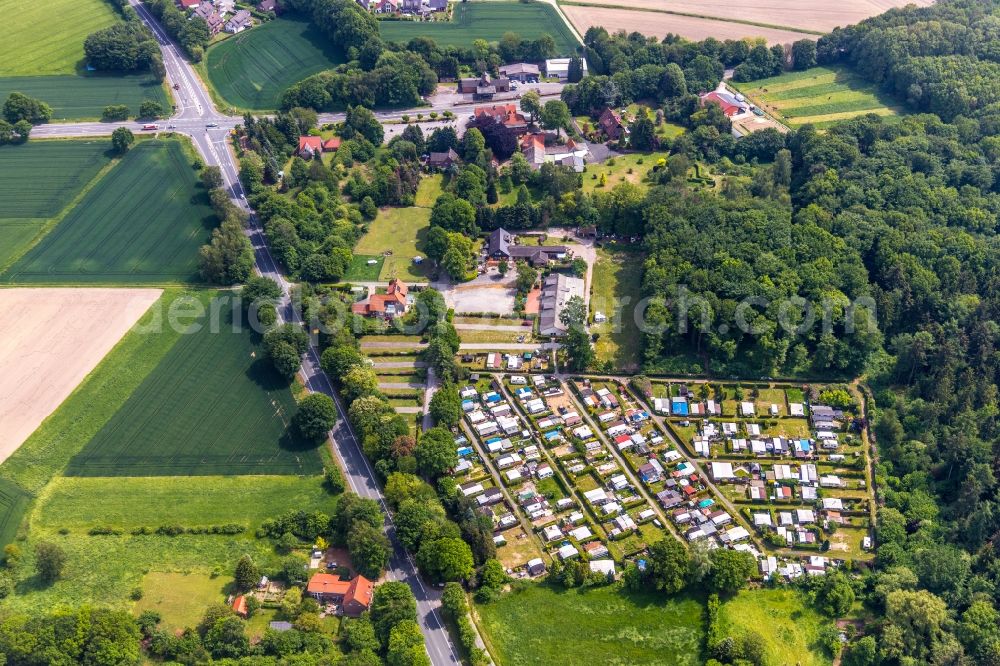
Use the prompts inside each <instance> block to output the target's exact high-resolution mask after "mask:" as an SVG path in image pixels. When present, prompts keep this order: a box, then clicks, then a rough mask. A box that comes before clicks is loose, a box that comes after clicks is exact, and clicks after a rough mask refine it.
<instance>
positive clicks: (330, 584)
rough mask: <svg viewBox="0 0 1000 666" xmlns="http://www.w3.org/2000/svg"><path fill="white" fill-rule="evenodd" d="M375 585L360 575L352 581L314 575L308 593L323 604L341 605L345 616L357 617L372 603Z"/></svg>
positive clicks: (331, 576) (338, 577) (310, 580)
mask: <svg viewBox="0 0 1000 666" xmlns="http://www.w3.org/2000/svg"><path fill="white" fill-rule="evenodd" d="M374 590H375V584H374V583H373V582H371V581H370V580H368V579H367V578H365V577H364V576H361V575H358V576H355V577H354V578H352V579H351V580H344V579H342V578H341V577H340V576H335V575H333V574H328V573H318V574H313V577H312V578H310V579H309V585H308V586H307V587H306V593H307V594H308V595H309V596H311V597H312V598H313V599H315V600H316V601H318V602H320V603H321V604H329V603H333V604H340V607H341V609H342V612H343V614H344V615H350V616H351V617H357V616H359V615H361V614H362V613H364V612H365V611H366V610H368V607H369V606H371V603H372V592H373V591H374Z"/></svg>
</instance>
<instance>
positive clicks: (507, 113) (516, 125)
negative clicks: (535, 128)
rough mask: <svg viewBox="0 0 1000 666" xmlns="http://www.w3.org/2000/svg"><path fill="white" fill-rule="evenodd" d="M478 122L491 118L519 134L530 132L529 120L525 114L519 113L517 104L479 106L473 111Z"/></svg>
mask: <svg viewBox="0 0 1000 666" xmlns="http://www.w3.org/2000/svg"><path fill="white" fill-rule="evenodd" d="M472 113H473V115H474V116H475V117H476V120H479V119H480V118H484V117H491V118H493V120H495V121H496V122H498V123H501V124H503V125H504V126H505V127H507V128H509V129H512V130H514V131H515V132H517V133H518V134H524V133H525V132H527V131H528V120H527V118H525V117H524V115H523V114H521V113H518V111H517V105H516V104H494V105H493V106H477V107H476V108H475V109H473V110H472Z"/></svg>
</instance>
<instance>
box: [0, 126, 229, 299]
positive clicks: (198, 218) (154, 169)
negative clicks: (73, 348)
mask: <svg viewBox="0 0 1000 666" xmlns="http://www.w3.org/2000/svg"><path fill="white" fill-rule="evenodd" d="M57 173H58V170H57ZM215 224H216V219H215V216H214V214H213V212H212V209H211V208H210V207H209V205H208V197H207V196H206V194H205V192H204V191H203V190H201V189H200V187H199V185H198V174H197V172H196V171H194V169H192V168H191V160H190V158H189V157H188V155H187V153H186V152H185V150H184V147H183V146H182V144H181V142H180V141H178V140H166V141H155V140H151V141H143V142H140V143H138V144H137V145H136V146H135V147H133V148H132V150H130V151H129V152H128V154H127V155H126V156H125V157H124V158H123V159H122V160H121V162H120V163H119V164H118V165H117V166H116V167H115V168H114V169H112V170H111V171H110V172H109V173H108V174H107V175H106V176H104V178H102V179H101V180H100V181H99V182H98V183H97V184H96V185H94V186H93V188H92V189H91V190H90V191H89V192H87V194H86V195H85V196H84V197H83V198H82V199H81V200H80V202H79V203H78V204H77V205H76V206H75V207H74V208H73V210H71V211H70V212H69V213H68V214H67V215H66V217H65V218H63V220H62V221H61V222H59V224H58V225H56V227H55V228H54V229H53V230H52V231H50V232H49V233H48V234H47V235H46V236H45V237H44V238H42V240H41V241H39V242H38V244H36V245H35V246H34V247H33V248H32V249H31V250H29V251H28V252H27V253H25V255H24V256H22V257H21V258H20V259H19V260H18V261H17V262H15V263H14V265H13V266H11V267H10V268H9V269H8V270H7V271H6V272H5V273H3V275H2V279H3V280H4V281H5V282H11V283H28V284H63V283H72V284H107V283H112V284H129V285H135V284H165V283H189V282H198V281H199V277H198V274H197V271H198V248H199V247H200V246H201V245H203V244H204V243H205V242H207V241H208V239H209V237H210V235H211V230H212V228H213V227H214V226H215Z"/></svg>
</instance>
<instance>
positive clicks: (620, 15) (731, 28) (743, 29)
mask: <svg viewBox="0 0 1000 666" xmlns="http://www.w3.org/2000/svg"><path fill="white" fill-rule="evenodd" d="M559 7H560V8H561V9H562V10H563V13H565V14H566V18H568V19H569V20H570V22H571V23H572V24H573V25H574V26H575V27H576V29H577V30H579V31H580V32H586V31H587V29H588V28H590V27H591V26H597V27H603V28H606V29H607V30H608V31H609V32H615V31H618V30H624V31H626V32H639V33H642V34H644V35H650V36H654V37H657V38H663V37H664V36H665V35H666V34H667V33H673V34H675V35H680V36H682V37H685V38H686V39H690V40H691V41H700V40H702V39H705V38H706V37H715V38H716V39H720V40H725V39H743V38H744V37H763V38H764V39H766V40H767V42H768V44H789V43H791V42H794V41H798V40H800V39H816V37H817V35H815V34H812V33H806V32H795V31H793V30H780V29H777V28H762V27H759V26H756V25H747V24H746V23H734V22H732V21H724V20H718V21H717V20H715V19H706V18H695V17H691V16H679V15H677V14H663V13H659V12H644V11H632V10H628V9H618V8H609V7H587V6H584V5H565V4H563V5H560V6H559Z"/></svg>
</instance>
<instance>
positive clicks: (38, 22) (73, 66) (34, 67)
mask: <svg viewBox="0 0 1000 666" xmlns="http://www.w3.org/2000/svg"><path fill="white" fill-rule="evenodd" d="M0 14H2V15H3V17H4V20H3V22H0V44H3V45H4V59H3V72H4V74H8V75H22V76H26V75H31V74H72V73H74V72H76V71H77V70H78V69H79V68H80V67H81V64H82V61H83V58H84V54H83V40H84V39H85V38H86V37H87V35H89V34H90V33H92V32H95V31H97V30H100V29H101V28H106V27H107V26H109V25H113V24H114V23H117V22H118V21H120V20H121V19H120V18H119V16H118V14H117V12H115V10H114V7H113V5H112V4H111V3H109V2H106V1H105V0H46V1H45V2H23V0H0ZM6 97H7V96H6V95H3V98H4V99H6Z"/></svg>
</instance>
